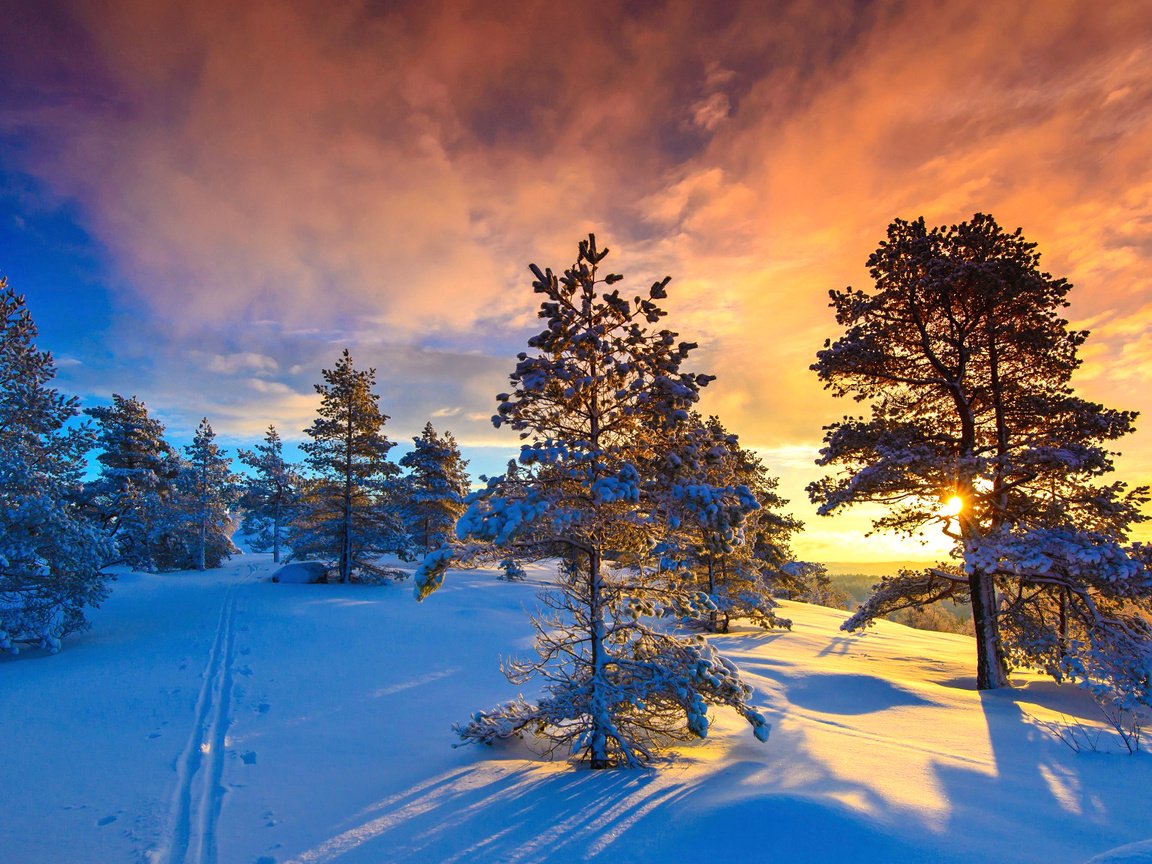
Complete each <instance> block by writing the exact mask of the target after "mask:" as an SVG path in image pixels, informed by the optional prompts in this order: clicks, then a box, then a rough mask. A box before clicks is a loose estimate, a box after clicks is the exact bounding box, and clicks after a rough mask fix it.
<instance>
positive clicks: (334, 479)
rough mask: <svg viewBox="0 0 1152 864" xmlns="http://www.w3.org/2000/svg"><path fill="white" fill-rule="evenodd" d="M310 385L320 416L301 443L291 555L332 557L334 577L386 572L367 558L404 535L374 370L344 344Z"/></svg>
mask: <svg viewBox="0 0 1152 864" xmlns="http://www.w3.org/2000/svg"><path fill="white" fill-rule="evenodd" d="M323 376H324V382H325V383H323V384H317V385H316V392H317V393H319V394H320V396H321V404H320V407H319V408H318V409H317V414H319V415H320V416H319V417H318V418H317V419H316V420H315V421H314V422H313V423H312V425H311V427H309V428H308V429H305V430H304V433H305V434H306V435H307V436H308V437H309V438H311V439H312V440H311V441H306V442H305V443H304V444H302V445H301V449H302V450H303V451H304V452H305V453H306V454H307V464H308V468H309V469H310V471H311V474H312V476H311V477H310V478H309V479H308V482H306V483H305V485H304V488H303V490H302V494H301V498H300V506H299V508H298V510H297V513H296V516H295V518H294V519H293V522H292V527H291V530H290V533H289V539H288V543H289V546H290V547H291V548H292V557H293V558H295V559H302V558H310V557H319V558H323V559H328V560H330V561H332V562H334V565H335V570H336V574H337V578H338V579H339V581H340V582H349V581H351V579H352V575H353V573H359V574H360V578H365V577H367V578H380V577H388V576H392V575H394V574H393V573H392V572H391V571H385V570H383V569H382V568H380V567H378V566H376V565H375V564H374V563H373V561H372V559H373V558H375V557H377V556H379V555H382V554H384V553H387V552H398V551H403V550H404V549H406V547H407V543H408V538H407V534H406V533H405V532H404V528H403V525H402V523H401V521H400V518H399V515H398V513H397V507H398V502H397V500H396V499H397V497H398V496H397V492H396V489H395V485H394V483H393V480H394V478H395V477H396V476H397V474H398V473H399V470H400V469H399V468H398V467H397V465H396V464H395V463H393V462H389V461H388V451H389V450H391V449H392V442H391V441H389V440H388V438H387V437H386V436H385V435H384V432H383V428H384V424H385V423H386V422H387V420H388V417H387V415H386V414H384V413H382V412H381V411H380V406H379V399H380V397H379V396H377V395H376V394H375V393H373V392H372V388H373V387H374V386H375V383H376V370H375V369H368V370H367V371H363V370H357V369H356V368H355V367H354V366H353V364H352V355H351V353H349V351H348V350H347V349H345V350H344V353H343V355H341V357H340V359H339V360H338V361H337V362H336V367H335V368H334V369H325V370H323Z"/></svg>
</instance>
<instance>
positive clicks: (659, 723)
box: [417, 235, 768, 768]
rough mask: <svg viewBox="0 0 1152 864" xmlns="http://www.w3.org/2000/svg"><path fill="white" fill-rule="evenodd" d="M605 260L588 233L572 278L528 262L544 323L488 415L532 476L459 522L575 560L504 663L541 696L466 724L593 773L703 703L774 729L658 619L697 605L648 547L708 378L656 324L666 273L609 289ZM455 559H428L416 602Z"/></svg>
mask: <svg viewBox="0 0 1152 864" xmlns="http://www.w3.org/2000/svg"><path fill="white" fill-rule="evenodd" d="M605 255H607V250H606V249H605V250H599V249H597V247H596V239H595V237H593V236H591V235H590V236H589V238H588V240H587V241H583V242H581V244H580V251H579V256H578V258H577V261H576V263H575V264H574V265H573V266H572V267H571V268H570V269H569V270H567V271H566V272H565V273H564V275H563V276H562V277H560V278H557V277H556V276H555V275H553V273H552V271H551V270H549V271H546V272H542V271H541V270H540V269H539V268H537V267H536V266H535V265H532V272H533V274H534V275H535V277H536V281H535V282H534V283H533V288H534V290H535V291H536V292H537V293H539V294H543V295H544V297H545V299H544V302H543V304H542V305H541V309H540V317H541V318H543V319H545V320H546V321H547V328H546V329H545V330H544V331H543V332H542V333H540V334H539V335H537V336H535V337H533V338H532V339H531V340H530V341H529V346H530V347H531V348H533V349H534V350H535V353H534V354H532V355H529V354H527V353H521V354H520V355H519V361H520V362H519V363H518V364H517V366H516V369H515V371H514V372H513V373H512V375H511V382H512V384H513V386H514V390H513V392H512V393H508V394H501V395H499V396H497V399H498V400H499V402H500V406H499V413H498V414H497V415H496V416H495V417H494V418H493V423H494V424H495V425H496V426H498V427H499V426H501V425H504V424H507V425H509V426H511V427H512V428H513V429H515V430H517V431H518V432H520V435H521V438H522V439H529V440H528V441H527V443H525V444H524V445H523V446H522V448H521V455H520V464H521V466H522V468H523V471H522V472H519V473H518V475H517V476H516V478H515V479H516V482H508V478H509V475H503V476H501V477H496V478H492V479H491V480H489V481H488V485H487V486H486V487H485V488H484V489H482V490H480V491H478V492H476V493H473V495H472V496H470V505H469V509H468V511H467V512H466V513H465V515H464V516H463V517H462V518H461V520H460V522H459V523H458V525H457V532H458V534H459V535H460V536H461V538H462V539H463V538H465V537H475V538H478V539H481V540H487V541H489V542H492V543H495V544H496V545H498V546H502V547H508V548H512V549H514V550H524V549H526V548H534V549H537V550H547V551H548V552H549V553H551V554H555V552H556V551H562V555H563V558H562V560H563V561H564V563H565V564H566V568H565V576H564V578H563V579H562V582H561V586H560V591H559V593H557V594H554V595H551V597H550V600H549V601H548V602H550V604H551V605H552V608H553V610H554V612H555V615H553V616H549V617H548V618H546V619H544V620H540V619H537V620H534V625H535V627H536V651H537V654H538V655H539V656H538V659H537V660H535V661H530V662H523V663H513V664H511V665H510V666H509V667H508V668H507V672H508V677H509V678H510V679H511V680H512V681H513V682H514V683H522V682H524V681H526V680H527V679H528V678H539V679H542V680H543V681H544V682H545V683H544V691H545V695H544V696H543V697H542V698H541V699H540V700H539V701H537V702H536V703H534V704H533V703H528V702H526V701H524V700H523V699H517V700H515V701H513V702H509V703H506V704H505V705H503V706H500V707H499V708H497V709H496V710H495V711H492V712H481V713H478V714H475V715H474V716H473V717H472V719H471V720H470V721H469V722H467V723H465V724H462V725H460V726H459V727H457V731H458V733H459V735H460V736H461V737H462V738H463V739H464V740H465V741H476V742H491V741H493V740H495V739H498V738H504V737H508V736H511V735H519V734H523V733H530V734H536V735H541V736H544V737H545V738H547V739H549V740H551V741H553V742H555V744H556V745H557V746H561V745H565V746H568V747H570V748H571V749H572V750H573V751H574V752H577V753H580V754H582V755H583V756H585V757H586V758H587V759H588V760H589V762H590V764H591V767H593V768H606V767H609V766H610V765H613V764H619V765H628V766H635V765H641V764H643V763H645V762H647V761H648V760H650V759H651V758H653V756H654V755H655V754H656V753H657V752H658V751H659V749H660V747H661V746H662V745H663V744H665V743H666V742H667V741H669V740H672V739H675V738H678V737H703V736H704V735H706V734H707V731H708V717H707V711H708V705H709V704H710V703H711V704H720V705H728V706H730V707H732V708H733V709H735V710H736V711H737V712H738V713H739V714H741V715H742V716H743V717H745V719H747V720H748V722H749V723H750V724H751V725H752V727H753V729H754V731H755V734H756V736H757V738H759V739H760V740H765V739H766V738H767V733H768V725H767V723H766V722H765V721H764V718H763V717H762V716H761V715H760V714H759V713H758V712H757V711H755V710H754V709H753V708H752V707H750V706H749V705H748V704H747V699H748V697H749V695H750V689H749V688H748V687H747V686H746V685H745V684H744V683H743V682H742V681H741V679H740V676H739V673H738V671H737V670H736V668H735V667H734V666H733V665H732V664H731V663H729V662H728V661H726V660H724V659H723V658H721V657H720V656H719V655H718V654H716V652H715V651H714V650H713V649H712V648H711V646H710V645H709V644H708V643H707V642H706V641H705V640H704V639H703V637H694V638H684V637H680V636H677V635H674V634H671V633H668V632H666V631H665V630H663V629H660V628H657V627H653V626H651V625H650V624H649V620H648V619H650V618H651V617H653V616H659V617H680V616H683V615H685V614H691V613H693V612H695V611H696V610H697V605H696V602H695V599H696V592H694V591H690V590H688V591H686V590H682V586H680V585H679V584H677V582H676V581H672V582H670V581H669V580H667V579H664V578H662V577H661V574H660V573H659V572H658V569H657V568H656V567H655V566H653V555H654V551H655V549H656V547H657V544H658V543H659V541H660V539H661V538H662V536H663V535H664V534H665V533H666V531H667V530H668V521H667V517H666V514H668V513H669V512H670V511H671V508H672V501H673V500H674V499H675V498H676V495H677V490H678V487H677V485H676V484H675V483H674V482H671V481H670V480H669V478H668V474H667V471H666V466H667V465H668V459H667V458H666V454H667V450H668V447H669V444H670V440H671V439H672V438H673V437H674V435H675V432H676V431H677V430H678V429H679V428H680V427H681V426H682V425H683V424H684V423H685V422H686V421H687V420H688V416H689V415H688V409H689V408H690V407H691V405H692V404H693V403H694V402H695V401H696V399H697V398H698V391H699V388H700V387H701V386H703V385H704V384H706V383H707V382H708V381H709V380H710V378H709V376H705V375H695V374H692V373H687V372H683V371H682V370H681V368H680V366H681V363H682V362H683V361H684V360H685V359H686V358H687V356H688V353H689V352H690V351H691V350H692V349H693V348H694V347H695V346H694V345H693V344H691V343H685V342H679V343H678V342H677V341H676V334H675V333H672V332H671V331H668V330H659V331H656V332H653V331H652V330H651V329H650V328H649V327H648V325H649V324H654V323H656V322H658V321H659V320H660V319H661V318H662V317H663V316H664V315H665V314H666V313H665V312H664V311H663V310H662V309H660V307H659V305H658V301H659V300H661V299H663V298H664V297H665V296H666V294H665V287H666V285H667V284H668V281H669V280H668V279H664V280H663V281H661V282H657V283H655V284H654V285H653V286H652V287H651V289H650V290H649V292H648V296H647V297H646V298H640V297H636V298H635V300H632V301H629V300H627V299H626V298H624V297H621V296H620V294H619V291H616V290H613V291H607V292H603V293H601V289H600V286H602V285H607V286H610V285H613V284H615V283H616V282H619V281H620V279H621V278H622V277H620V276H618V275H615V274H609V275H607V276H603V277H602V276H599V275H598V268H599V265H600V262H601V261H602V260H603V259H604V256H605ZM450 558H451V554H450V551H449V550H438V551H437V552H433V553H432V554H431V555H430V556H429V557H428V558H427V559H425V563H424V564H423V565H422V566H421V568H420V570H419V571H418V578H417V590H418V594H419V595H420V596H423V595H426V594H427V593H428V592H429V591H431V590H434V588H435V587H436V586H437V585H439V584H440V581H441V580H442V574H443V571H444V569H445V568H446V567H447V566H448V563H449V561H450Z"/></svg>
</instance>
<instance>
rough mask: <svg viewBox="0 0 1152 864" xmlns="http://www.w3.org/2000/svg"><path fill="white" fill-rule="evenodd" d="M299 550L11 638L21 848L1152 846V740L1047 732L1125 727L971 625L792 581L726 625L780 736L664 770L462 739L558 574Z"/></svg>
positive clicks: (700, 854)
mask: <svg viewBox="0 0 1152 864" xmlns="http://www.w3.org/2000/svg"><path fill="white" fill-rule="evenodd" d="M275 569H276V568H275V565H273V564H272V563H271V557H270V556H269V555H245V556H240V557H237V558H236V559H233V561H231V562H229V563H228V564H227V565H226V566H225V567H224V568H222V569H219V570H214V571H207V572H205V573H189V572H182V573H168V574H162V575H150V574H136V573H126V574H121V576H120V579H119V581H118V582H117V583H116V584H115V586H114V590H113V594H112V596H111V598H110V599H109V600H108V601H106V603H105V605H104V607H103V608H101V609H100V610H97V611H96V612H95V613H93V615H92V620H93V629H92V630H91V631H89V632H88V633H83V634H76V635H73V636H69V637H68V638H67V639H66V640H65V645H64V650H63V651H62V652H61V653H60V654H58V655H56V656H51V657H50V656H47V655H46V654H43V653H41V652H25V653H24V654H22V655H20V656H19V657H7V656H5V657H0V723H2V724H3V730H4V733H5V742H6V745H7V746H6V747H5V753H4V758H3V760H2V761H0V813H2V814H3V817H2V822H0V859H2V860H3V861H4V862H5V864H40V862H56V861H68V862H74V864H83V862H112V861H125V862H156V864H160V862H163V864H168V862H182V864H183V862H213V861H218V862H221V864H232V862H239V864H286V862H300V864H323V862H340V864H367V862H372V864H376V862H381V861H388V862H407V861H412V862H416V861H419V862H452V861H469V862H471V861H491V862H575V861H605V862H607V861H611V862H612V864H625V862H641V861H645V862H646V861H657V862H659V861H665V860H666V861H679V860H720V859H722V858H726V857H730V856H739V857H740V858H741V859H742V860H751V861H759V860H767V859H769V858H770V859H772V860H789V859H791V860H796V861H804V862H833V861H836V862H839V861H841V860H843V859H849V858H851V859H852V860H854V861H862V862H922V861H934V862H937V861H938V862H963V861H972V860H981V859H984V860H990V861H1013V862H1025V864H1026V862H1045V864H1061V862H1069V864H1081V862H1085V861H1086V860H1087V859H1089V858H1092V857H1093V856H1096V855H1101V856H1102V857H1100V858H1098V859H1096V860H1098V861H1109V862H1111V861H1137V860H1152V857H1150V856H1149V845H1150V844H1149V843H1144V844H1143V847H1141V846H1139V845H1138V846H1132V847H1128V848H1123V847H1126V846H1127V844H1139V843H1141V841H1147V840H1149V838H1150V837H1152V818H1150V817H1149V815H1148V810H1147V803H1146V802H1147V795H1146V791H1147V789H1149V788H1152V759H1150V758H1149V756H1148V755H1147V754H1145V753H1141V754H1138V755H1136V756H1134V757H1132V756H1128V755H1124V754H1122V753H1121V752H1120V750H1121V748H1120V746H1119V744H1118V743H1117V742H1115V741H1114V740H1111V739H1110V734H1111V733H1109V732H1107V731H1106V732H1105V733H1104V734H1103V736H1102V737H1101V743H1100V752H1087V751H1085V752H1081V753H1074V752H1073V751H1072V750H1070V749H1069V748H1067V747H1066V746H1064V745H1063V744H1061V743H1060V742H1059V741H1058V740H1057V739H1056V738H1055V737H1054V736H1053V735H1052V734H1051V733H1049V732H1047V731H1045V730H1044V728H1042V726H1040V724H1039V722H1038V721H1041V720H1043V721H1054V722H1072V721H1073V720H1074V719H1077V720H1079V721H1080V722H1083V723H1085V724H1087V725H1089V726H1091V727H1094V728H1103V725H1102V723H1101V722H1100V718H1099V715H1098V714H1097V712H1096V708H1095V706H1094V704H1093V703H1092V702H1091V701H1090V699H1089V698H1088V696H1087V695H1086V694H1085V693H1084V692H1083V691H1081V690H1078V689H1075V688H1071V687H1058V686H1056V685H1055V684H1053V683H1051V682H1049V681H1046V680H1043V679H1041V678H1039V677H1036V676H1030V675H1021V676H1018V681H1019V682H1020V685H1021V686H1019V687H1017V688H1016V689H1013V690H1011V691H1000V692H995V693H984V694H980V693H977V692H975V691H974V690H973V689H972V686H973V679H974V670H973V668H972V655H973V653H974V652H973V651H972V642H971V640H970V639H968V638H967V637H963V636H957V635H952V634H941V633H927V632H921V631H914V630H909V629H907V628H904V627H902V626H900V625H897V624H893V623H890V622H887V621H880V622H878V623H877V624H876V626H875V628H873V629H872V630H871V631H869V632H868V633H865V634H863V635H845V634H843V633H841V632H840V631H839V626H840V624H841V623H842V622H843V620H844V618H845V615H846V613H844V612H840V611H836V610H830V609H823V608H820V607H814V606H806V605H804V604H798V603H789V602H785V603H782V604H781V605H782V606H783V607H784V610H783V611H784V612H785V614H787V615H788V617H790V618H791V619H792V620H793V622H794V624H793V630H792V631H791V632H770V633H765V632H763V631H761V630H759V628H751V627H740V626H737V627H736V628H735V632H733V633H732V634H729V635H725V636H716V637H712V638H713V640H714V642H715V644H716V647H717V648H718V649H719V650H720V651H721V653H723V654H724V655H725V656H727V657H729V658H730V659H732V660H733V661H734V662H735V663H736V664H737V665H738V666H739V667H740V669H741V670H742V673H743V676H744V678H745V680H747V681H748V682H749V683H750V684H751V685H753V687H754V688H755V691H756V692H755V694H754V696H753V698H752V700H750V701H751V702H753V703H755V704H757V705H761V706H764V707H765V708H766V715H767V719H768V721H769V722H770V723H771V724H772V735H771V738H770V739H769V740H768V742H767V743H766V744H761V743H759V742H758V741H756V740H755V738H754V737H753V736H752V734H751V733H750V732H749V730H748V728H747V724H746V723H745V721H744V720H743V719H742V718H740V717H738V716H735V715H731V716H729V715H730V714H731V712H725V711H719V712H717V713H716V714H715V725H714V726H713V728H712V730H711V732H710V733H709V737H708V739H707V740H706V741H704V742H702V743H700V744H698V745H692V746H684V747H680V748H678V749H677V750H675V751H674V753H673V754H672V756H671V757H670V759H669V760H668V761H667V762H665V763H663V764H661V765H660V766H659V767H657V768H656V769H652V770H641V771H624V770H620V771H607V772H592V771H588V770H584V769H581V768H576V767H573V766H572V765H570V764H568V763H567V762H565V761H563V760H562V759H561V760H557V761H552V762H549V761H546V760H544V759H542V758H541V757H540V756H539V755H537V754H535V753H533V752H532V751H531V750H530V748H529V747H528V746H526V745H524V744H521V743H514V744H511V745H507V746H500V747H495V748H484V747H461V748H453V746H452V745H453V744H454V743H455V739H454V737H453V735H452V733H451V731H450V726H451V724H452V723H453V722H454V721H462V720H466V719H467V718H468V717H469V716H470V715H471V714H472V713H473V712H475V711H477V710H482V709H486V708H490V707H492V706H494V705H496V704H498V703H500V702H503V701H505V700H507V699H509V698H512V697H513V696H515V695H516V694H515V692H514V688H512V687H511V685H509V684H508V683H507V682H506V681H505V680H504V679H503V677H502V675H501V674H500V672H499V668H498V666H499V661H500V659H501V658H502V657H507V656H510V655H513V654H524V653H526V652H527V651H528V650H530V644H531V642H530V640H531V635H532V631H531V627H530V624H529V621H528V617H527V615H526V614H525V612H524V607H527V608H534V606H535V604H536V600H535V596H534V595H535V591H536V590H537V589H538V588H539V587H540V583H541V582H542V581H543V580H545V579H546V578H547V572H546V570H545V569H544V568H542V567H540V566H537V567H534V568H529V572H528V580H527V581H526V582H522V583H509V582H506V581H500V580H498V579H497V575H498V573H499V571H498V570H497V569H495V568H493V569H488V570H469V571H450V572H449V574H448V578H447V580H446V582H445V585H444V587H443V588H441V589H440V591H438V592H437V593H436V594H435V595H433V596H432V597H430V598H429V599H428V600H426V601H425V602H424V603H422V604H416V603H415V602H414V601H413V600H412V597H411V591H410V590H409V588H408V587H407V586H389V587H367V586H360V585H302V584H273V583H271V582H270V581H268V580H269V577H270V575H271V573H272V572H273V571H274V570H275ZM524 695H525V696H526V697H528V698H532V696H533V695H534V694H532V693H530V692H529V693H525V694H524ZM1105 850H1113V851H1112V852H1111V853H1110V855H1111V857H1108V856H1106V855H1103V853H1105ZM1140 855H1143V856H1144V857H1139V856H1140Z"/></svg>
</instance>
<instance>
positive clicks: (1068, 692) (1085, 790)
mask: <svg viewBox="0 0 1152 864" xmlns="http://www.w3.org/2000/svg"><path fill="white" fill-rule="evenodd" d="M957 683H959V682H957ZM1077 696H1079V697H1081V698H1079V699H1077V698H1075V697H1077ZM1037 697H1040V700H1041V701H1042V702H1044V703H1047V704H1053V703H1054V704H1056V705H1058V706H1059V707H1058V709H1057V710H1060V709H1065V710H1067V711H1068V712H1069V714H1070V719H1069V720H1067V721H1065V722H1075V720H1073V719H1071V718H1072V717H1075V718H1076V719H1081V718H1083V719H1092V717H1091V715H1092V713H1093V712H1092V711H1091V710H1089V708H1088V707H1087V706H1090V705H1091V701H1090V700H1089V698H1088V696H1087V694H1084V693H1082V692H1081V691H1078V690H1076V689H1075V688H1073V687H1072V685H1064V686H1062V687H1057V685H1055V684H1051V685H1048V686H1045V685H1044V684H1040V685H1039V686H1037V684H1035V683H1034V684H1033V685H1032V686H1031V687H1030V688H1028V689H1027V690H1024V689H1018V690H1013V689H1006V690H997V691H987V692H983V693H981V694H980V704H981V711H982V715H983V721H984V724H985V726H986V729H987V736H988V741H989V743H990V745H991V750H992V755H993V769H994V770H993V772H992V773H986V772H980V771H977V770H973V769H971V768H967V767H964V766H963V765H957V764H946V763H939V764H938V765H937V766H936V773H937V775H938V776H939V779H940V782H941V784H942V785H943V787H944V788H945V789H946V790H947V791H946V794H947V798H948V801H949V803H950V805H951V813H950V817H949V825H948V831H949V833H950V835H951V837H952V839H953V842H954V843H956V845H957V847H958V848H959V849H961V850H963V851H964V852H965V854H968V855H970V856H971V858H972V860H980V859H982V858H983V859H995V858H997V857H1000V859H1001V860H1004V859H1003V858H1002V857H1001V856H1003V849H1002V848H997V847H995V846H993V845H990V843H991V841H992V839H993V838H1004V837H1011V836H1013V835H1015V836H1017V837H1019V838H1020V843H1019V847H1018V848H1017V849H1015V850H1013V858H1012V860H1014V861H1019V862H1038V864H1039V862H1044V864H1082V862H1084V861H1085V860H1087V859H1088V858H1090V857H1092V856H1094V855H1096V854H1098V853H1100V852H1102V851H1105V850H1107V849H1111V848H1114V847H1116V846H1120V845H1123V844H1127V843H1131V842H1134V841H1138V840H1144V839H1147V838H1148V837H1150V836H1152V817H1149V815H1148V809H1147V805H1146V803H1145V802H1146V790H1147V789H1148V788H1150V786H1152V760H1149V759H1148V758H1147V756H1146V755H1138V756H1137V757H1135V758H1133V757H1130V756H1128V755H1127V753H1121V752H1120V751H1119V749H1118V747H1117V746H1116V744H1117V742H1115V741H1109V736H1108V733H1105V735H1104V736H1102V739H1101V740H1100V742H1099V750H1098V751H1096V752H1093V751H1092V750H1091V749H1090V748H1088V747H1084V748H1082V749H1081V751H1080V752H1075V751H1074V750H1073V749H1072V748H1069V747H1067V746H1066V745H1064V744H1063V743H1061V742H1060V740H1059V739H1058V738H1057V737H1056V736H1055V735H1054V734H1052V732H1050V731H1048V730H1046V729H1045V728H1044V727H1043V726H1042V725H1041V724H1040V723H1039V722H1037V720H1036V718H1035V717H1033V716H1032V715H1031V713H1030V712H1029V711H1028V710H1027V708H1026V707H1022V705H1021V702H1030V701H1035V700H1036V699H1037ZM1045 697H1046V698H1045ZM1078 702H1080V703H1082V704H1081V705H1080V706H1079V707H1077V703H1078ZM1021 802H1027V807H1026V812H1027V814H1028V821H1027V823H1026V824H1020V823H1019V821H1018V820H1019V815H1020V813H1021V811H1022V809H1025V808H1022V807H1021V806H1020V804H1021ZM1035 826H1059V827H1058V829H1057V830H1055V831H1053V830H1050V829H1049V830H1042V829H1038V828H1037V827H1035ZM1001 842H1002V841H1001Z"/></svg>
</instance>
